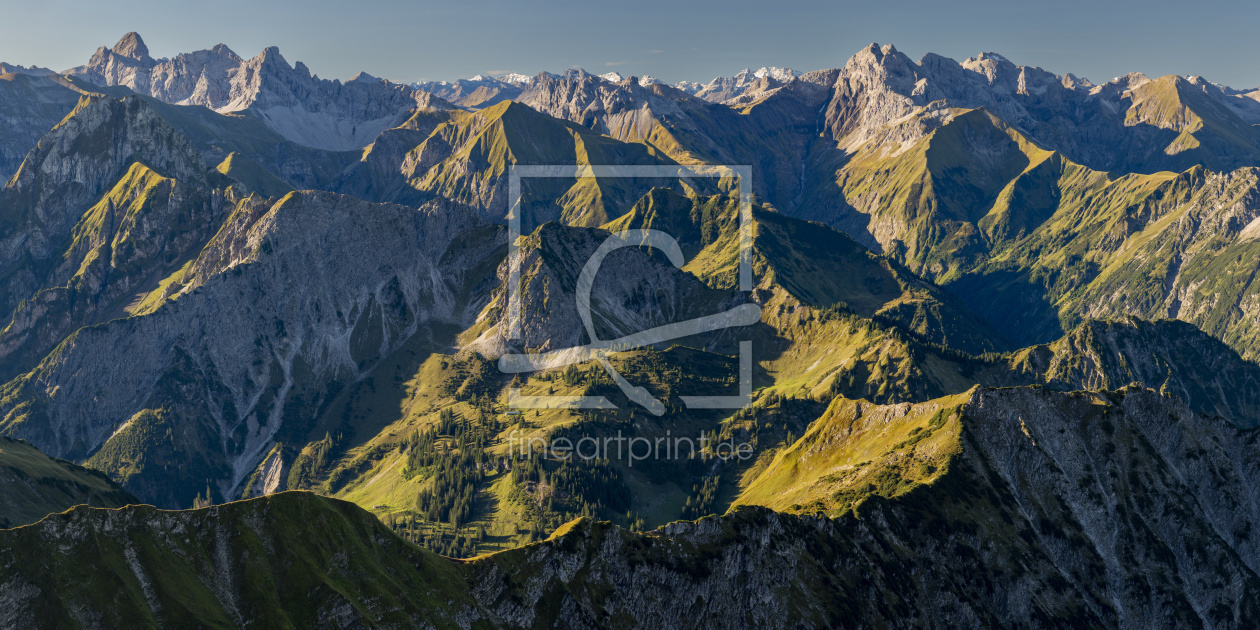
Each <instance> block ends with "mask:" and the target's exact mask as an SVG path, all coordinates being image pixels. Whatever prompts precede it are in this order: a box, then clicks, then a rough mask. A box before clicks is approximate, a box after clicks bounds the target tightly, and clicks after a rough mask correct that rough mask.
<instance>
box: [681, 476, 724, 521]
mask: <svg viewBox="0 0 1260 630" xmlns="http://www.w3.org/2000/svg"><path fill="white" fill-rule="evenodd" d="M720 481H721V477H720V476H717V475H714V476H712V477H705V478H704V481H702V482H700V483H698V484H693V485H692V486H691V496H689V497H687V503H686V505H684V506H683V509H682V517H683V518H686V519H696V518H700V517H701V516H708V515H710V514H712V513H713V503H714V501H715V500H716V499H717V491H718V484H719V483H720Z"/></svg>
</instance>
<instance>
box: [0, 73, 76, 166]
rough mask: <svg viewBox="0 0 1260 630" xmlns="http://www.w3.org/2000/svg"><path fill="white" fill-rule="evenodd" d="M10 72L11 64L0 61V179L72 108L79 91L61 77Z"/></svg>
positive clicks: (19, 163)
mask: <svg viewBox="0 0 1260 630" xmlns="http://www.w3.org/2000/svg"><path fill="white" fill-rule="evenodd" d="M6 68H7V69H6ZM11 72H13V67H12V66H6V65H4V64H0V179H2V180H5V181H8V179H9V178H10V177H12V176H13V174H14V173H15V172H17V169H18V166H19V165H21V164H22V158H24V157H26V152H27V151H30V150H31V147H33V146H35V143H36V142H38V141H39V139H40V137H42V136H43V135H44V134H46V133H48V132H49V130H51V129H52V128H53V126H55V125H56V124H57V123H58V122H61V119H62V118H65V117H66V114H69V113H70V112H71V111H73V110H74V106H75V105H76V104H77V103H78V102H79V97H81V96H82V95H83V93H82V91H80V90H78V89H76V88H74V87H73V86H71V85H68V84H67V83H66V81H65V80H64V79H60V78H57V77H48V76H43V75H40V74H38V73H35V72H17V73H14V74H10V73H11Z"/></svg>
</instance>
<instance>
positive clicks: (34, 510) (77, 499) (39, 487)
mask: <svg viewBox="0 0 1260 630" xmlns="http://www.w3.org/2000/svg"><path fill="white" fill-rule="evenodd" d="M139 502H140V501H139V499H136V498H135V497H133V496H131V495H130V494H128V493H127V492H125V491H124V490H123V489H122V488H120V487H118V484H116V483H114V482H113V481H110V479H109V477H107V476H105V475H104V474H103V473H101V472H100V471H96V470H92V469H90V468H84V467H82V466H76V465H74V464H72V463H70V462H67V461H63V460H60V459H53V458H51V457H48V456H47V455H45V454H43V453H41V452H39V450H38V449H36V448H35V447H34V446H31V445H30V444H27V443H26V442H23V441H21V440H11V439H9V438H6V437H0V529H4V528H10V527H18V526H20V525H27V524H29V523H34V522H35V521H38V520H40V519H41V518H44V517H45V516H47V515H49V514H55V513H57V512H63V511H65V510H68V509H70V508H72V507H74V506H76V505H85V504H86V505H90V506H92V507H99V508H118V507H122V506H124V505H130V504H134V503H139Z"/></svg>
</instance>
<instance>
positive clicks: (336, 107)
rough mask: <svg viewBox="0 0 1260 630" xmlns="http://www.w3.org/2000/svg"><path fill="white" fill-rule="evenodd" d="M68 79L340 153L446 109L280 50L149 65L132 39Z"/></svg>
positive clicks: (204, 54) (420, 95)
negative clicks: (289, 57) (209, 112)
mask: <svg viewBox="0 0 1260 630" xmlns="http://www.w3.org/2000/svg"><path fill="white" fill-rule="evenodd" d="M65 74H66V75H69V76H76V77H80V78H82V79H84V80H86V81H89V82H91V83H95V84H97V85H106V86H115V85H120V86H125V87H127V88H130V89H131V90H133V91H135V92H138V93H140V94H146V95H150V96H153V97H155V98H158V99H161V100H163V101H166V102H168V103H174V104H180V105H202V106H205V107H209V108H210V109H213V110H215V111H218V112H224V113H226V112H240V111H247V112H249V113H252V114H254V115H256V116H258V117H260V118H261V119H262V120H263V121H264V122H266V123H267V125H268V126H269V127H271V128H272V129H273V130H275V131H276V132H278V133H279V134H280V135H282V136H284V137H285V138H287V139H289V140H291V141H293V142H297V143H299V144H303V145H306V146H311V147H316V148H321V149H328V150H335V151H344V150H351V149H358V148H362V147H364V146H366V145H368V144H370V143H371V142H372V140H373V139H374V138H375V137H376V136H377V135H378V134H380V132H382V131H384V130H386V129H389V128H391V127H394V126H396V125H398V124H400V123H402V122H403V121H405V120H406V119H407V118H408V116H410V114H411V112H412V110H415V109H417V108H420V109H429V108H442V107H446V106H447V105H446V104H445V103H444V102H443V101H441V100H440V99H434V98H433V97H432V96H431V95H430V94H428V93H426V92H422V91H418V90H415V89H413V88H411V87H408V86H405V85H397V84H393V83H390V82H388V81H380V80H376V81H366V80H361V81H355V80H352V81H347V82H346V83H344V84H343V83H341V82H340V81H337V80H332V81H328V80H321V79H320V78H319V77H317V76H314V75H312V74H311V73H310V71H309V70H307V68H306V66H305V65H304V64H302V63H301V62H298V63H297V64H296V65H295V66H290V65H289V63H288V62H287V61H285V59H284V57H282V56H280V51H279V49H277V48H275V47H271V48H267V49H266V50H264V51H262V53H260V54H259V55H258V56H256V57H254V58H252V59H242V58H241V57H239V56H237V54H236V53H234V52H232V51H231V50H230V49H229V48H228V47H227V46H224V45H223V44H219V45H218V46H215V47H214V48H212V49H210V50H201V51H197V52H193V53H183V54H180V55H177V56H176V57H174V58H172V59H160V60H155V59H153V58H152V57H150V56H149V52H148V48H147V47H145V45H144V42H143V41H142V40H141V39H140V36H139V35H137V34H136V33H128V34H127V35H125V36H124V37H123V38H122V39H121V40H119V42H118V44H116V45H115V46H114V47H113V48H112V49H110V48H105V47H104V46H102V47H100V48H99V49H97V51H96V54H94V55H93V56H92V59H91V60H89V61H88V63H87V64H86V65H83V66H78V67H76V68H71V69H70V70H67V71H66V72H65Z"/></svg>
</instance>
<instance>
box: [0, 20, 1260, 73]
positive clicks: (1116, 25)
mask: <svg viewBox="0 0 1260 630" xmlns="http://www.w3.org/2000/svg"><path fill="white" fill-rule="evenodd" d="M0 24H3V30H2V32H3V36H2V37H0V61H5V62H9V63H20V64H23V65H30V64H37V65H41V66H46V67H50V68H52V69H54V70H63V69H66V68H68V67H71V66H74V65H79V64H82V63H84V62H85V61H86V60H87V59H88V57H89V56H90V55H91V54H92V51H93V50H95V49H96V47H97V46H100V45H102V44H104V45H109V46H112V45H113V44H114V42H115V41H117V40H118V38H119V37H120V36H122V34H123V33H125V32H127V31H132V30H134V31H138V32H139V33H140V34H141V36H143V37H144V40H145V42H146V43H147V44H148V45H149V49H150V51H151V53H152V54H153V56H155V57H169V56H172V55H174V54H176V53H179V52H186V51H192V50H197V49H202V48H209V47H211V46H213V45H214V44H217V43H220V42H222V43H225V44H227V45H228V46H229V47H231V48H232V49H233V50H235V51H236V52H237V53H238V54H240V55H242V56H244V57H251V56H253V55H255V54H257V53H258V52H259V51H261V50H262V49H263V48H264V47H266V46H271V45H274V46H279V47H280V51H281V53H283V54H284V56H285V58H286V59H288V60H289V62H290V63H293V62H294V61H299V60H300V61H303V62H305V63H306V64H307V65H308V66H309V67H310V68H311V70H312V71H313V72H315V73H316V74H319V75H320V76H322V77H326V78H340V79H346V78H349V77H350V76H352V75H354V74H355V73H357V72H358V71H360V70H366V71H368V72H369V73H371V74H374V75H377V76H383V77H386V78H389V79H393V80H397V81H415V80H427V79H457V78H467V77H470V76H472V75H474V74H478V73H495V72H503V71H513V72H521V73H525V74H534V73H536V72H538V71H540V70H550V71H561V70H563V69H565V68H569V67H574V66H579V67H584V68H586V69H587V70H590V71H593V72H599V73H602V72H607V71H609V70H615V71H617V72H620V73H622V74H626V75H629V74H635V75H641V74H651V75H653V76H655V77H657V78H659V79H662V80H665V81H669V82H676V81H679V80H684V79H686V80H691V81H697V80H698V81H708V80H709V79H711V78H713V77H714V76H717V75H727V76H729V75H731V74H733V73H734V72H736V71H738V70H740V69H741V68H744V67H753V68H756V67H758V66H763V65H778V66H790V67H793V68H796V69H798V70H813V69H819V68H828V67H836V66H840V65H843V64H844V62H845V60H846V59H847V58H848V57H849V56H850V55H852V54H853V53H854V52H855V51H857V50H858V49H859V48H861V47H862V46H864V45H865V44H867V43H870V42H879V43H880V44H888V43H892V44H894V45H896V46H897V48H899V49H900V50H902V51H904V52H905V53H906V54H908V55H910V56H911V57H912V58H914V59H918V58H919V57H921V56H922V55H923V53H925V52H929V51H931V52H936V53H940V54H943V55H946V56H949V57H953V58H955V59H958V60H960V61H961V60H962V59H965V58H966V57H969V56H972V55H974V54H976V53H978V52H981V51H994V52H999V53H1001V54H1003V55H1005V56H1006V57H1008V58H1009V59H1011V60H1012V61H1014V62H1015V63H1018V64H1026V65H1035V66H1041V67H1043V68H1045V69H1047V70H1050V71H1052V72H1055V73H1058V74H1063V73H1065V72H1073V73H1075V74H1077V75H1081V76H1086V77H1089V78H1090V79H1092V80H1094V81H1095V82H1101V81H1106V80H1108V79H1110V78H1112V77H1114V76H1117V75H1121V74H1124V73H1126V72H1131V71H1140V72H1145V73H1147V74H1149V75H1162V74H1182V75H1185V74H1199V75H1203V76H1205V77H1207V78H1208V79H1210V80H1213V81H1217V82H1220V83H1225V84H1228V85H1232V86H1235V87H1239V88H1244V87H1256V86H1260V54H1258V53H1260V38H1258V37H1257V36H1256V32H1257V31H1258V30H1260V29H1258V28H1257V27H1260V4H1257V3H1245V2H1221V1H1216V0H1209V1H1207V2H1198V3H1187V2H1176V3H1173V2H1163V1H1156V2H1107V1H1106V0H1091V1H1088V2H1080V1H1077V0H1069V1H1064V2H1053V1H1047V2H1036V3H1030V4H1017V3H1013V2H994V1H989V0H955V1H953V2H944V1H940V0H937V1H934V2H918V1H902V2H878V1H872V0H863V1H861V2H849V1H806V2H790V1H789V2H782V3H780V4H779V5H778V6H775V5H774V4H773V3H770V2H751V1H746V0H728V1H724V2H688V1H687V0H669V1H661V0H637V1H635V2H615V3H610V2H591V1H579V0H520V1H517V2H507V1H503V0H466V1H461V0H447V1H443V2H431V1H428V0H417V1H411V2H385V1H381V0H365V1H363V2H359V3H356V4H353V5H352V4H345V3H337V2H329V1H326V0H306V1H302V2H298V1H292V0H283V1H278V2H266V1H263V0H247V1H242V0H219V1H216V2H198V3H187V4H174V3H171V2H158V1H150V0H142V1H126V0H115V1H111V0H105V1H100V0H95V1H91V2H86V1H82V0H23V1H21V2H16V1H14V0H0Z"/></svg>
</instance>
